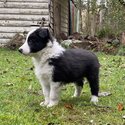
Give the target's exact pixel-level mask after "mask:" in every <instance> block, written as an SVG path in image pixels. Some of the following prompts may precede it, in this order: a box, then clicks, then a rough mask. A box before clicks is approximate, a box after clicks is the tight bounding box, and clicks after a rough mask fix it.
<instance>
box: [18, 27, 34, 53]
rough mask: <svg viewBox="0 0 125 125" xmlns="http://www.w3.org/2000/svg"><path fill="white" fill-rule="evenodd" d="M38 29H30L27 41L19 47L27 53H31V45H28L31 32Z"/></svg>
mask: <svg viewBox="0 0 125 125" xmlns="http://www.w3.org/2000/svg"><path fill="white" fill-rule="evenodd" d="M35 30H36V29H34V30H32V31H30V32H29V33H28V34H27V37H26V41H25V43H24V44H23V45H22V46H21V47H20V48H19V49H22V53H23V54H25V55H27V54H29V53H30V46H29V45H28V38H29V36H30V34H32V33H33V32H34V31H35Z"/></svg>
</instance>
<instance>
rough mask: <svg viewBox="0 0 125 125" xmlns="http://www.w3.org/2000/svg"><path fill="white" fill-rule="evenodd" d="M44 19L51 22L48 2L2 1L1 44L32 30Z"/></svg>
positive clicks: (0, 17) (28, 0) (44, 0)
mask: <svg viewBox="0 0 125 125" xmlns="http://www.w3.org/2000/svg"><path fill="white" fill-rule="evenodd" d="M42 17H44V18H45V19H46V20H47V21H49V9H48V0H0V43H6V42H8V41H9V40H10V39H11V38H12V37H13V36H14V35H15V34H16V33H20V32H24V31H29V30H31V25H37V23H38V22H39V21H41V20H42Z"/></svg>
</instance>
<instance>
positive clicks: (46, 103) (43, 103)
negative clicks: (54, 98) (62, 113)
mask: <svg viewBox="0 0 125 125" xmlns="http://www.w3.org/2000/svg"><path fill="white" fill-rule="evenodd" d="M48 104H49V102H45V101H43V102H41V103H40V106H47V105H48Z"/></svg>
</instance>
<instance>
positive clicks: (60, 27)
mask: <svg viewBox="0 0 125 125" xmlns="http://www.w3.org/2000/svg"><path fill="white" fill-rule="evenodd" d="M50 8H51V16H50V22H51V25H52V26H53V29H54V34H55V35H56V37H58V35H59V34H60V33H62V32H63V33H65V34H66V35H68V28H69V24H68V21H69V20H68V18H69V12H68V0H52V2H51V7H50ZM57 11H58V12H57ZM59 16H60V17H59Z"/></svg>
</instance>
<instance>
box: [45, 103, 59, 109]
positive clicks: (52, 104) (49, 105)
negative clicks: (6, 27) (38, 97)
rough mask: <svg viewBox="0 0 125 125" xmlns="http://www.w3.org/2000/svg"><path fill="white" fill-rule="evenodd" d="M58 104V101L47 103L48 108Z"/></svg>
mask: <svg viewBox="0 0 125 125" xmlns="http://www.w3.org/2000/svg"><path fill="white" fill-rule="evenodd" d="M56 105H58V102H50V103H49V104H48V105H47V108H50V107H53V106H56Z"/></svg>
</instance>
